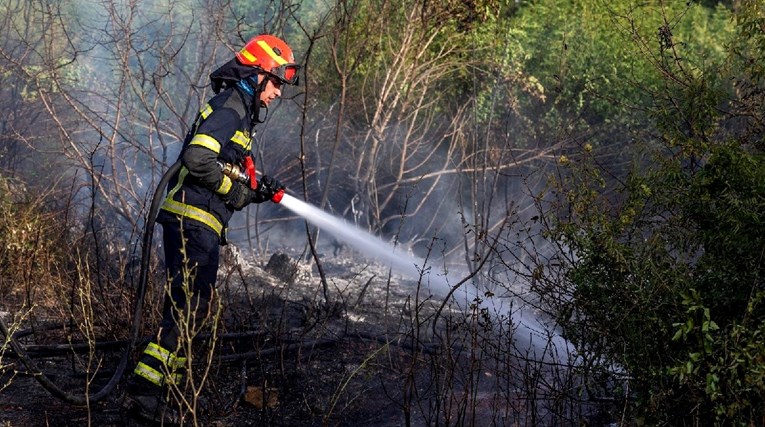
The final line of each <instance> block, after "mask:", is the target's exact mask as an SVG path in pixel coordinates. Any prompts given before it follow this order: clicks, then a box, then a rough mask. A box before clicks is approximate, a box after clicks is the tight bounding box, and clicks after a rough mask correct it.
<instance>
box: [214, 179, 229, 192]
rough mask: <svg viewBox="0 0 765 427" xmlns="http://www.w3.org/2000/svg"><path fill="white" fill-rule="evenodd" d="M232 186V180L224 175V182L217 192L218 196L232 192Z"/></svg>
mask: <svg viewBox="0 0 765 427" xmlns="http://www.w3.org/2000/svg"><path fill="white" fill-rule="evenodd" d="M231 186H232V183H231V178H229V177H227V176H226V175H223V181H222V182H221V183H220V186H219V187H218V189H217V190H215V192H216V193H218V194H228V192H229V191H231Z"/></svg>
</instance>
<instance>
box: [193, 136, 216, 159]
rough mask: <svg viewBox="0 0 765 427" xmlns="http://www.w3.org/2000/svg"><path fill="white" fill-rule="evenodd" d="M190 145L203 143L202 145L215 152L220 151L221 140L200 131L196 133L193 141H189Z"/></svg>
mask: <svg viewBox="0 0 765 427" xmlns="http://www.w3.org/2000/svg"><path fill="white" fill-rule="evenodd" d="M189 145H201V146H202V147H205V148H209V149H210V150H212V151H214V152H215V154H218V153H220V142H218V141H217V140H216V139H215V138H213V137H211V136H209V135H204V134H200V133H198V134H196V135H194V138H192V140H191V142H189Z"/></svg>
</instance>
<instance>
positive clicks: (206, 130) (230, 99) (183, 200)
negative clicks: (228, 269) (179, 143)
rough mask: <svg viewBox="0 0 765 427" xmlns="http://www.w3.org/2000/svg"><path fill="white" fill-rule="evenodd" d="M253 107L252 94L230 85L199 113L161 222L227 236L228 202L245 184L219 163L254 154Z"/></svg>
mask: <svg viewBox="0 0 765 427" xmlns="http://www.w3.org/2000/svg"><path fill="white" fill-rule="evenodd" d="M251 103H252V97H251V96H247V94H245V93H244V92H243V91H242V90H241V89H240V88H238V87H236V86H229V87H227V88H226V89H225V90H223V91H222V92H220V93H219V94H218V95H216V96H214V97H213V98H212V99H210V101H209V102H208V103H207V104H206V105H205V106H204V108H202V109H201V110H200V112H199V116H198V117H197V120H196V122H195V123H194V126H193V127H192V129H191V131H190V132H189V134H188V136H187V137H186V140H185V141H184V143H183V148H182V150H181V154H180V159H181V161H182V162H183V166H182V167H181V169H180V171H179V172H178V173H177V174H176V175H175V176H174V177H173V178H172V179H171V181H170V184H169V185H168V194H167V198H166V199H165V202H164V204H163V205H162V209H161V210H160V213H159V215H158V216H157V222H159V223H161V224H167V223H172V222H178V221H179V220H183V221H184V227H185V226H187V225H188V226H189V227H192V228H193V227H206V228H209V229H211V230H212V231H214V232H215V233H217V234H218V236H219V237H221V238H225V229H226V226H227V225H228V221H229V220H230V219H231V216H232V215H233V213H234V209H233V208H232V207H231V206H229V205H227V204H226V199H227V196H229V195H230V194H231V193H232V188H233V187H234V186H241V185H242V184H240V183H237V182H232V180H231V179H230V178H229V177H227V176H225V175H223V172H222V171H221V168H220V166H219V165H218V162H224V163H233V164H236V165H240V164H242V162H243V161H244V158H245V156H248V155H251V154H252V151H251V148H252V142H253V135H251V132H252V120H251V118H252V115H251V114H252V112H251V108H252V106H251Z"/></svg>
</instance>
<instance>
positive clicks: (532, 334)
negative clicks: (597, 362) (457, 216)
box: [280, 194, 573, 360]
mask: <svg viewBox="0 0 765 427" xmlns="http://www.w3.org/2000/svg"><path fill="white" fill-rule="evenodd" d="M280 204H281V205H282V206H284V207H285V208H287V209H289V210H290V211H292V212H293V213H295V214H297V215H299V216H301V217H302V218H304V219H305V220H307V221H308V222H310V223H312V224H314V225H315V226H317V227H319V228H321V229H322V230H324V231H326V232H328V233H330V234H332V235H333V236H335V237H336V238H337V239H340V240H342V241H344V242H346V243H348V244H349V245H351V246H353V247H354V248H356V249H357V250H358V251H359V252H361V253H363V254H365V255H367V256H369V257H370V258H371V259H374V260H377V261H380V262H383V263H384V264H386V265H387V266H388V267H390V268H391V269H393V270H395V271H396V272H398V273H400V274H402V275H404V276H407V277H409V278H412V279H417V280H420V279H422V280H421V283H422V285H423V286H425V287H426V289H428V290H429V291H431V292H432V294H433V295H434V296H436V297H439V298H445V297H447V296H448V295H451V297H452V298H453V299H454V301H455V302H456V303H457V304H458V305H459V306H460V307H461V308H462V309H466V308H467V307H468V306H469V305H470V304H474V303H475V302H476V301H480V304H481V306H482V307H483V308H486V309H487V310H488V311H489V313H490V314H492V315H496V316H502V315H505V316H510V318H511V319H512V323H513V326H515V327H517V329H516V331H515V338H516V340H517V342H518V345H519V346H520V347H523V348H524V349H530V350H532V351H534V352H535V353H537V357H540V358H550V357H553V358H556V359H558V360H560V359H565V358H566V357H567V354H568V353H569V352H570V351H571V350H572V349H573V347H572V346H571V344H570V343H568V341H566V340H565V339H564V338H563V337H561V336H560V335H559V334H557V333H555V332H554V331H552V330H551V328H550V327H548V326H546V325H543V324H542V323H541V321H540V320H539V319H538V318H537V316H534V315H531V316H530V315H529V314H528V312H527V313H524V307H522V306H521V307H518V306H516V307H512V309H511V305H512V304H511V303H510V302H509V301H508V302H505V301H502V300H499V299H494V297H492V296H489V295H486V293H485V292H481V291H480V290H479V289H477V288H476V287H475V286H474V285H473V284H472V283H463V284H462V285H460V286H459V287H458V288H457V289H453V286H455V285H456V284H457V283H459V282H460V280H459V279H460V278H461V277H468V276H469V274H467V273H461V274H456V273H455V272H451V273H448V272H445V271H444V272H443V273H442V274H433V271H431V270H430V269H426V268H425V264H426V260H424V259H421V258H418V257H416V256H413V255H411V254H409V253H407V252H405V251H401V250H399V251H397V250H396V246H395V245H393V244H392V243H390V242H387V241H385V240H383V239H380V238H379V237H377V236H374V235H372V234H370V233H368V232H367V231H365V230H362V229H360V228H358V227H356V226H355V225H353V224H350V223H348V222H347V221H345V220H344V219H342V218H338V217H335V216H333V215H330V214H329V213H327V212H325V211H323V210H321V209H319V208H318V207H316V206H313V205H311V204H308V203H306V202H303V201H301V200H298V199H296V198H295V197H292V196H290V195H289V194H285V195H284V196H283V197H282V199H281V203H280ZM537 351H538V352H537Z"/></svg>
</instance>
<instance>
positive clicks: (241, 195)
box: [223, 182, 255, 211]
mask: <svg viewBox="0 0 765 427" xmlns="http://www.w3.org/2000/svg"><path fill="white" fill-rule="evenodd" d="M254 193H255V192H254V191H252V190H250V188H249V187H247V186H244V185H242V184H240V183H238V182H234V183H233V184H232V186H231V190H230V191H229V192H228V194H226V195H225V196H224V197H223V201H224V202H226V204H227V205H229V206H231V207H232V208H234V210H237V211H239V210H242V209H244V208H245V207H246V206H247V205H249V204H250V203H251V202H252V199H253V194H254Z"/></svg>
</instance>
